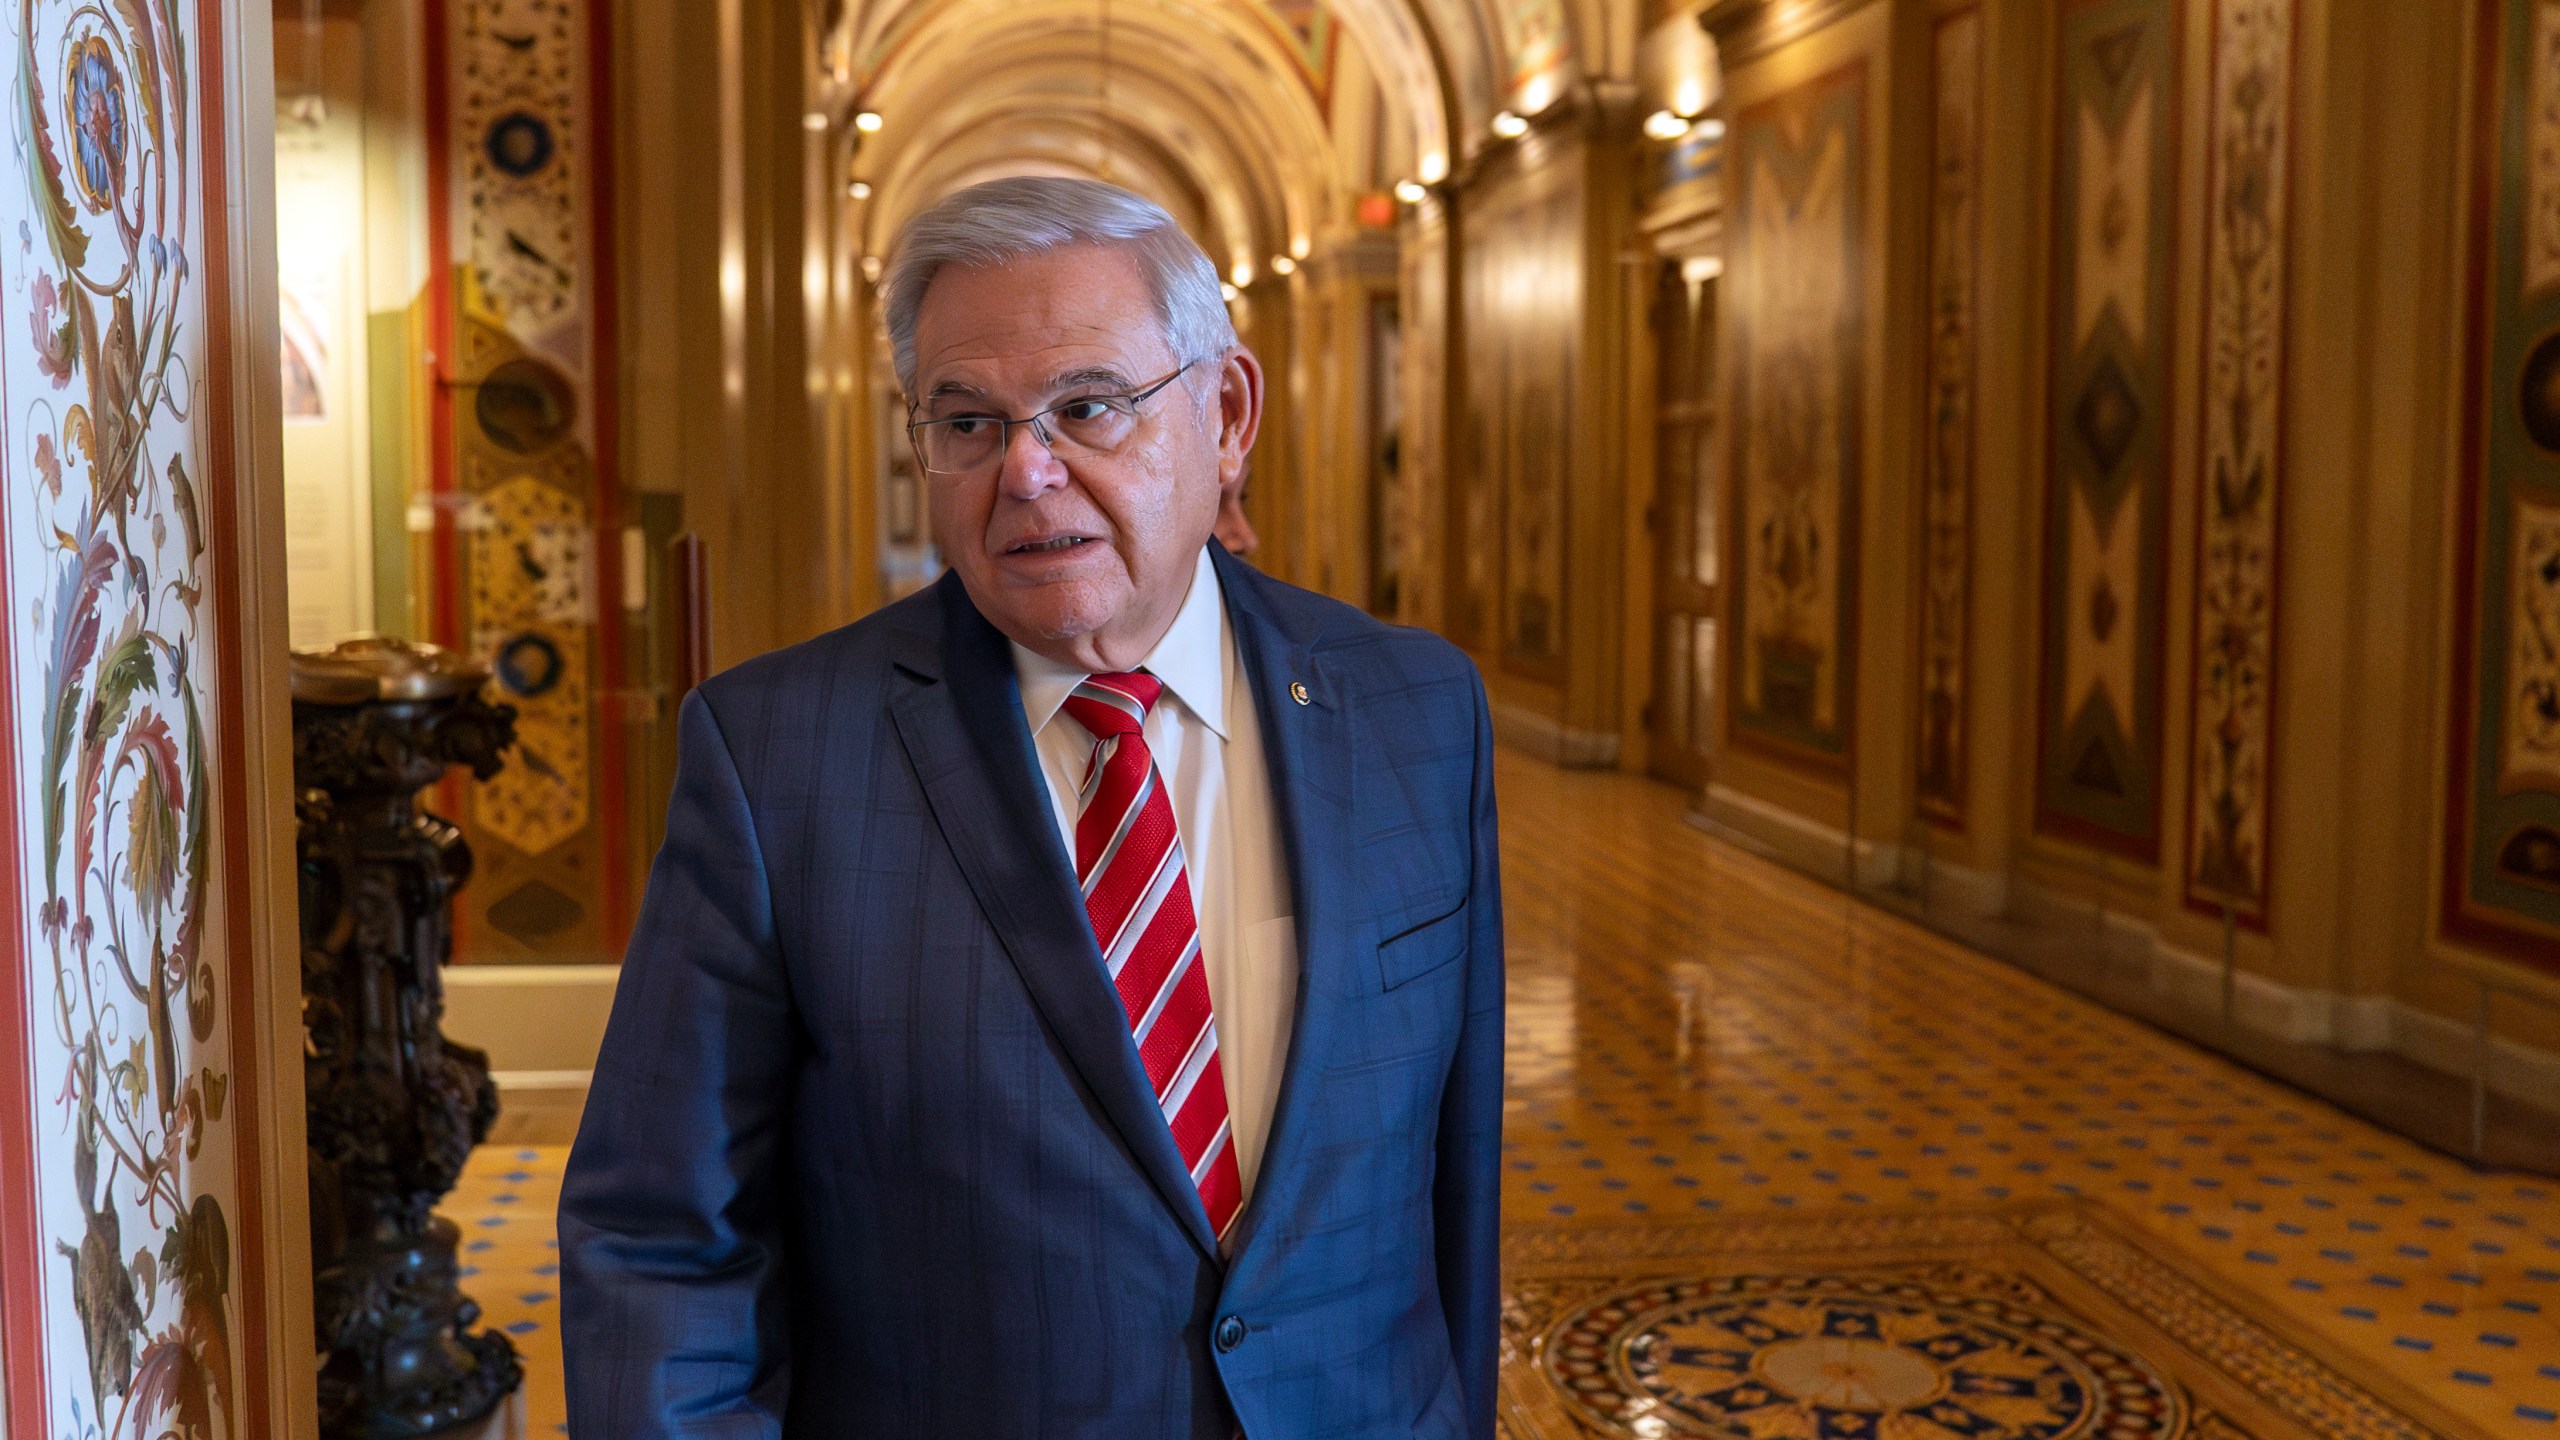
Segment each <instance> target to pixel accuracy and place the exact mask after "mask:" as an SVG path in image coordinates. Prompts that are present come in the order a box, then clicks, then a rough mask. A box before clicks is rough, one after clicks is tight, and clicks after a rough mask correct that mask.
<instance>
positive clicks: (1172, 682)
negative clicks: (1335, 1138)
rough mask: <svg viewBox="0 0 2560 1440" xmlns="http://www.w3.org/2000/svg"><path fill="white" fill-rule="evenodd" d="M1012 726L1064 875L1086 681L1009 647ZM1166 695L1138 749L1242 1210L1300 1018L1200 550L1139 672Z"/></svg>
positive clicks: (1226, 654) (1243, 729)
mask: <svg viewBox="0 0 2560 1440" xmlns="http://www.w3.org/2000/svg"><path fill="white" fill-rule="evenodd" d="M1013 666H1014V674H1015V676H1016V677H1017V678H1018V679H1019V680H1020V681H1021V684H1022V713H1023V717H1024V718H1025V719H1026V720H1028V721H1029V722H1030V725H1031V734H1032V737H1033V740H1034V743H1035V747H1036V748H1037V749H1038V751H1039V753H1040V775H1041V778H1042V779H1044V780H1046V781H1047V782H1048V784H1049V808H1050V809H1051V810H1052V811H1054V812H1055V813H1056V815H1057V818H1058V836H1059V838H1060V840H1062V841H1063V842H1064V843H1065V845H1066V851H1067V855H1068V856H1069V858H1070V861H1072V859H1073V857H1074V855H1075V853H1076V793H1077V791H1078V790H1079V789H1080V788H1081V787H1082V785H1083V783H1084V777H1085V767H1086V766H1087V764H1088V763H1089V762H1090V761H1091V760H1092V758H1093V744H1094V739H1093V734H1092V732H1090V731H1088V730H1086V729H1085V728H1084V727H1083V726H1082V725H1079V724H1077V723H1076V721H1075V719H1074V717H1072V716H1070V715H1067V714H1065V713H1064V712H1063V711H1062V710H1061V709H1060V708H1059V707H1060V706H1062V705H1063V704H1065V702H1066V699H1067V696H1068V695H1069V694H1071V693H1072V692H1073V691H1074V690H1075V688H1076V686H1077V685H1079V684H1081V683H1083V681H1084V679H1085V677H1086V676H1087V675H1088V674H1090V673H1092V672H1090V671H1086V670H1079V669H1076V668H1075V667H1073V666H1068V665H1061V664H1059V663H1057V662H1056V661H1054V660H1050V659H1047V658H1045V657H1043V656H1040V655H1036V654H1034V653H1032V652H1031V651H1029V650H1026V649H1024V648H1023V647H1022V646H1020V645H1018V644H1017V645H1015V646H1014V647H1013ZM1141 668H1143V669H1145V670H1146V671H1147V673H1148V674H1151V675H1153V676H1155V677H1156V679H1157V680H1159V681H1162V682H1163V684H1164V693H1163V695H1162V697H1161V698H1159V699H1158V700H1157V701H1156V704H1155V708H1154V709H1153V710H1150V711H1149V712H1148V713H1147V732H1146V733H1147V749H1148V751H1149V752H1150V753H1152V754H1153V755H1154V756H1155V762H1156V769H1157V771H1158V772H1159V773H1160V774H1162V775H1163V776H1164V779H1165V784H1166V787H1167V790H1168V792H1169V793H1170V795H1171V797H1172V800H1173V827H1174V833H1175V834H1176V835H1178V836H1179V837H1180V838H1181V840H1182V858H1183V865H1184V869H1185V870H1186V872H1187V873H1188V875H1189V878H1190V881H1191V903H1192V907H1193V910H1194V912H1195V913H1196V914H1197V915H1198V917H1199V921H1200V960H1201V964H1202V965H1203V967H1204V968H1205V969H1206V970H1207V973H1208V978H1209V1004H1210V1006H1211V1007H1212V1008H1213V1009H1214V1010H1215V1012H1216V1014H1217V1023H1218V1068H1219V1070H1220V1071H1222V1072H1223V1073H1224V1074H1225V1076H1226V1081H1227V1116H1228V1120H1229V1124H1230V1126H1231V1127H1232V1128H1231V1129H1230V1132H1229V1134H1230V1138H1231V1139H1232V1140H1233V1141H1234V1144H1235V1151H1236V1173H1237V1176H1238V1178H1240V1179H1241V1180H1242V1181H1243V1182H1244V1193H1245V1195H1246V1196H1247V1197H1250V1196H1251V1195H1252V1194H1253V1182H1254V1178H1255V1176H1256V1175H1258V1174H1259V1173H1260V1171H1261V1169H1262V1146H1263V1142H1264V1141H1265V1140H1266V1139H1267V1138H1269V1136H1270V1134H1271V1112H1272V1108H1273V1106H1274V1105H1275V1104H1277V1103H1278V1101H1279V1098H1280V1076H1281V1072H1282V1070H1283V1069H1284V1067H1286V1065H1287V1064H1288V1058H1289V1027H1290V1023H1291V1021H1292V1020H1294V1019H1295V1018H1296V1014H1297V1007H1298V930H1297V922H1296V918H1295V916H1294V915H1293V914H1292V913H1291V909H1290V901H1289V867H1288V863H1287V861H1286V860H1285V858H1284V857H1283V856H1282V855H1281V853H1280V832H1279V827H1278V825H1277V824H1276V823H1275V820H1274V818H1273V814H1272V808H1271V772H1270V770H1269V768H1268V767H1267V766H1266V765H1265V763H1264V758H1263V753H1262V722H1261V719H1260V717H1259V716H1257V715H1256V714H1255V713H1254V708H1253V691H1252V688H1251V686H1250V685H1249V684H1248V683H1247V681H1246V677H1245V673H1244V667H1243V665H1242V664H1241V663H1240V662H1239V661H1238V660H1237V658H1236V647H1235V641H1234V639H1233V638H1232V637H1231V636H1230V635H1229V634H1228V632H1227V607H1226V602H1225V599H1224V597H1223V595H1222V594H1221V592H1220V591H1219V588H1218V573H1217V569H1216V567H1215V566H1213V565H1212V564H1211V563H1210V561H1209V551H1208V548H1207V547H1206V546H1203V547H1201V551H1200V561H1199V565H1198V566H1197V568H1195V569H1194V570H1193V571H1192V573H1191V590H1190V593H1189V594H1188V595H1186V596H1185V597H1184V598H1183V602H1182V609H1181V611H1180V612H1179V613H1178V614H1176V615H1175V616H1174V617H1173V625H1172V628H1170V629H1168V630H1166V631H1165V632H1164V638H1163V639H1161V640H1158V641H1157V642H1156V647H1155V649H1153V650H1151V651H1149V652H1148V653H1147V658H1146V660H1145V661H1144V663H1143V665H1142V667H1141Z"/></svg>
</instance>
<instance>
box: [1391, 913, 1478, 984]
mask: <svg viewBox="0 0 2560 1440" xmlns="http://www.w3.org/2000/svg"><path fill="white" fill-rule="evenodd" d="M1466 948H1467V906H1466V902H1465V901H1463V900H1461V901H1459V902H1458V907H1457V908H1456V909H1454V910H1451V911H1450V912H1449V913H1447V914H1446V915H1443V916H1441V917H1440V918H1438V919H1436V920H1425V921H1424V922H1422V923H1421V924H1419V925H1416V926H1414V927H1412V928H1411V929H1409V930H1406V931H1403V932H1402V933H1400V934H1397V935H1392V936H1390V937H1388V938H1387V939H1384V940H1381V941H1379V942H1378V976H1379V979H1380V981H1381V982H1382V983H1384V985H1385V986H1386V988H1387V989H1389V990H1393V989H1395V988H1396V987H1397V986H1399V985H1402V984H1404V983H1405V982H1406V981H1408V980H1412V979H1415V978H1417V977H1419V976H1423V975H1428V974H1430V973H1431V972H1432V971H1434V970H1437V969H1439V968H1440V967H1441V966H1443V965H1446V964H1448V963H1449V962H1450V961H1452V960H1455V959H1457V958H1458V957H1459V956H1460V955H1461V954H1464V953H1465V952H1466Z"/></svg>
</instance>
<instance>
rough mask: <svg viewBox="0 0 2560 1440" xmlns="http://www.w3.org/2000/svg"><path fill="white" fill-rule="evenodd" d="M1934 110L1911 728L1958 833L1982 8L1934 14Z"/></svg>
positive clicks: (1931, 787) (1968, 618)
mask: <svg viewBox="0 0 2560 1440" xmlns="http://www.w3.org/2000/svg"><path fill="white" fill-rule="evenodd" d="M1932 60H1933V70H1932V76H1933V79H1934V81H1935V83H1936V87H1937V109H1936V116H1935V122H1934V125H1933V128H1932V135H1931V142H1932V145H1933V148H1934V153H1935V156H1936V160H1937V164H1936V166H1935V168H1934V169H1933V170H1932V171H1931V173H1930V180H1929V358H1928V367H1929V409H1928V414H1927V416H1926V417H1925V422H1924V423H1925V424H1926V426H1927V429H1928V437H1929V443H1928V446H1927V449H1926V451H1925V452H1924V453H1923V455H1922V457H1921V471H1920V608H1919V617H1918V627H1917V628H1918V631H1919V639H1920V664H1919V669H1918V677H1917V678H1918V682H1919V701H1918V704H1917V706H1916V707H1915V711H1914V715H1913V724H1914V727H1915V729H1916V732H1917V733H1916V735H1915V737H1914V753H1915V755H1916V756H1917V761H1916V767H1915V768H1916V774H1915V777H1914V781H1913V783H1914V787H1915V790H1916V803H1917V804H1918V806H1919V809H1920V813H1921V814H1923V815H1925V816H1927V817H1928V818H1929V819H1930V820H1932V821H1935V822H1936V823H1938V824H1941V825H1945V826H1948V827H1949V828H1952V829H1957V830H1961V829H1963V828H1964V823H1965V785H1966V782H1967V780H1968V779H1969V778H1970V768H1971V767H1970V766H1969V765H1968V764H1967V754H1966V749H1967V746H1969V745H1970V744H1971V743H1972V738H1973V732H1972V728H1971V727H1970V726H1969V725H1968V724H1966V714H1965V711H1966V706H1967V705H1968V704H1969V703H1970V700H1971V692H1970V690H1969V687H1968V679H1969V677H1968V674H1967V662H1968V660H1969V658H1970V655H1969V651H1970V643H1971V636H1972V629H1973V479H1974V453H1975V440H1976V436H1975V428H1976V424H1977V421H1976V418H1975V405H1974V379H1975V356H1974V351H1975V348H1976V345H1977V343H1978V342H1977V334H1976V332H1977V329H1978V323H1979V322H1978V318H1977V305H1976V299H1975V292H1976V289H1977V285H1978V272H1979V270H1980V268H1981V263H1982V204H1981V187H1982V9H1981V7H1980V6H1978V5H1977V6H1973V7H1969V8H1967V9H1963V10H1957V11H1953V12H1951V13H1948V14H1945V15H1941V16H1939V17H1938V20H1937V31H1936V35H1935V37H1934V46H1933V52H1932Z"/></svg>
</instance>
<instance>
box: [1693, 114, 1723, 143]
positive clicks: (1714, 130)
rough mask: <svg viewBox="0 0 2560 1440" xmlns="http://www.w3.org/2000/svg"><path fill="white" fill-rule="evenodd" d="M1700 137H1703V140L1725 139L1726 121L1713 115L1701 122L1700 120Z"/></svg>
mask: <svg viewBox="0 0 2560 1440" xmlns="http://www.w3.org/2000/svg"><path fill="white" fill-rule="evenodd" d="M1698 138H1699V139H1701V140H1721V139H1723V138H1724V122H1723V121H1721V120H1718V119H1715V118H1714V117H1712V116H1710V117H1708V118H1707V119H1704V120H1701V121H1699V122H1698Z"/></svg>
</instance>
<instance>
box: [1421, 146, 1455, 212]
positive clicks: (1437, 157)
mask: <svg viewBox="0 0 2560 1440" xmlns="http://www.w3.org/2000/svg"><path fill="white" fill-rule="evenodd" d="M1417 168H1418V169H1419V171H1420V173H1421V175H1422V183H1423V184H1425V185H1437V184H1439V183H1440V182H1441V181H1443V180H1446V179H1448V178H1449V157H1448V156H1446V155H1444V154H1442V153H1440V152H1439V151H1437V150H1434V151H1431V152H1430V153H1429V154H1426V155H1424V156H1423V157H1422V163H1421V165H1420V166H1419V167H1417ZM1414 198H1415V199H1417V200H1419V199H1421V198H1422V197H1421V196H1419V195H1417V196H1415V197H1414Z"/></svg>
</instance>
